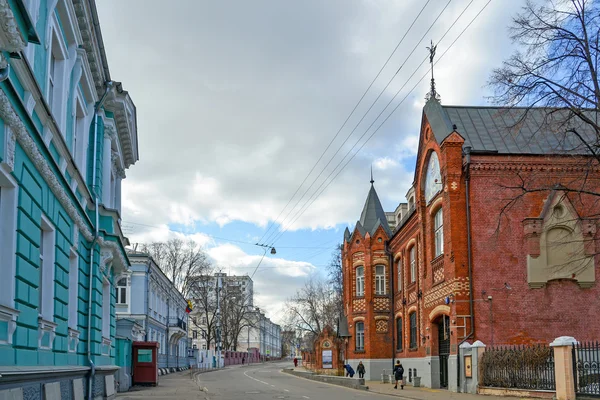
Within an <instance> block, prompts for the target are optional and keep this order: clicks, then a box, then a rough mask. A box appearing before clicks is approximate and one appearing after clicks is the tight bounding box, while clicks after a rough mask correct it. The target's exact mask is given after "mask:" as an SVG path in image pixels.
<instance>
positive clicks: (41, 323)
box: [38, 317, 58, 350]
mask: <svg viewBox="0 0 600 400" xmlns="http://www.w3.org/2000/svg"><path fill="white" fill-rule="evenodd" d="M57 326H58V324H55V323H54V322H50V321H46V320H45V319H43V318H42V317H39V318H38V329H39V331H38V348H39V349H42V350H52V348H53V347H54V336H55V335H56V327H57ZM45 334H48V335H49V341H48V343H49V345H48V346H44V345H43V342H44V341H43V339H44V335H45Z"/></svg>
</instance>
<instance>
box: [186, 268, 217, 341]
mask: <svg viewBox="0 0 600 400" xmlns="http://www.w3.org/2000/svg"><path fill="white" fill-rule="evenodd" d="M208 272H211V271H208ZM216 293H217V287H216V281H215V280H214V278H213V276H212V273H207V274H205V275H199V276H196V277H195V278H194V279H192V280H191V285H190V297H191V298H192V303H193V306H194V309H193V311H192V313H191V320H192V329H194V330H199V331H200V335H203V337H204V339H205V340H206V348H207V349H210V346H211V344H212V343H213V341H215V338H216V326H217V294H216Z"/></svg>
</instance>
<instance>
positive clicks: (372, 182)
mask: <svg viewBox="0 0 600 400" xmlns="http://www.w3.org/2000/svg"><path fill="white" fill-rule="evenodd" d="M374 183H375V181H374V180H373V164H371V186H373V184H374Z"/></svg>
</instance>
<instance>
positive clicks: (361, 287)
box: [356, 265, 365, 297]
mask: <svg viewBox="0 0 600 400" xmlns="http://www.w3.org/2000/svg"><path fill="white" fill-rule="evenodd" d="M359 271H360V272H361V273H360V274H359ZM364 295H365V267H364V266H362V265H360V266H358V267H356V296H357V297H363V296H364Z"/></svg>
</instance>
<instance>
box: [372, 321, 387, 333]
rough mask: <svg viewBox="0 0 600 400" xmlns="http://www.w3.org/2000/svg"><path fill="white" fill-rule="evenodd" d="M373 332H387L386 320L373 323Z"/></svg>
mask: <svg viewBox="0 0 600 400" xmlns="http://www.w3.org/2000/svg"><path fill="white" fill-rule="evenodd" d="M375 330H376V331H377V333H387V331H388V320H387V319H379V320H377V321H375Z"/></svg>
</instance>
